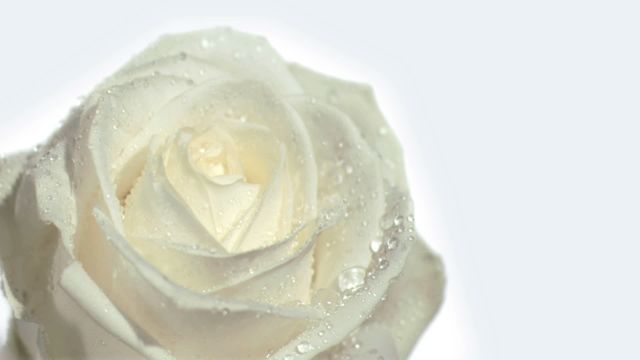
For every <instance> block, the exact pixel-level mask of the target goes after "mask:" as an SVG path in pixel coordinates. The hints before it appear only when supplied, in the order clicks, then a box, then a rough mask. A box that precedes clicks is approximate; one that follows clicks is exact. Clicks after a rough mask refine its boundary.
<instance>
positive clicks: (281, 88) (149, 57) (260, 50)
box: [113, 28, 301, 94]
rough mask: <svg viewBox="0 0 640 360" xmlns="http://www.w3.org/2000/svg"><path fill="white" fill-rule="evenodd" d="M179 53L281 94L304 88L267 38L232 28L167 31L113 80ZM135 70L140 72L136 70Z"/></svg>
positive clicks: (173, 73)
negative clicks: (263, 85)
mask: <svg viewBox="0 0 640 360" xmlns="http://www.w3.org/2000/svg"><path fill="white" fill-rule="evenodd" d="M176 55H177V56H179V58H183V59H186V58H187V56H193V57H195V58H197V59H200V60H202V61H205V62H207V63H208V64H210V65H211V66H212V67H214V68H216V69H219V70H222V71H224V72H226V73H228V74H230V75H231V76H233V77H235V78H238V79H251V80H257V81H259V82H261V83H263V84H268V85H269V87H270V88H271V89H273V90H275V91H276V92H278V93H280V94H300V93H301V88H300V86H299V85H298V83H297V81H296V79H295V78H294V77H293V76H291V74H290V72H289V70H288V69H287V65H286V63H285V62H284V61H283V60H282V58H281V57H280V55H278V53H277V52H276V51H275V50H274V49H273V48H272V47H271V45H270V44H269V43H268V42H267V41H266V39H264V38H263V37H259V36H255V35H250V34H245V33H242V32H238V31H235V30H232V29H229V28H216V29H210V30H202V31H194V32H190V33H183V34H172V35H165V36H163V37H161V38H160V39H159V40H158V41H156V42H155V43H154V44H152V45H151V46H149V47H148V48H147V49H145V50H144V51H143V52H142V53H140V54H138V55H137V56H136V57H135V58H133V59H132V60H131V61H130V62H129V63H128V64H127V65H125V66H124V68H123V69H122V70H121V71H120V72H119V73H117V74H116V75H115V76H114V78H113V81H116V82H120V81H122V75H123V73H126V72H128V71H131V69H133V68H138V67H140V66H145V64H146V66H147V67H148V68H152V67H154V65H153V62H154V61H157V60H159V59H162V58H165V57H168V56H176ZM156 64H157V63H156ZM205 70H206V68H205ZM157 71H160V72H162V71H167V74H171V75H176V73H175V70H174V68H173V67H160V66H159V67H158V68H157ZM133 74H134V75H133V76H137V75H135V72H133ZM129 76H132V75H129ZM124 79H127V77H126V76H125V77H124ZM129 79H130V77H129Z"/></svg>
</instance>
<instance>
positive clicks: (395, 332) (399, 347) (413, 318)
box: [315, 241, 444, 360]
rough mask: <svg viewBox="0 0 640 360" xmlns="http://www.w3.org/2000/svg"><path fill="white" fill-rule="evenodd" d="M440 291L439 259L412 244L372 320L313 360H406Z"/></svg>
mask: <svg viewBox="0 0 640 360" xmlns="http://www.w3.org/2000/svg"><path fill="white" fill-rule="evenodd" d="M443 291H444V272H443V270H442V262H441V260H440V259H439V258H438V257H437V256H436V255H434V254H433V253H432V252H431V251H430V250H429V249H428V248H427V247H426V246H425V244H424V243H423V242H422V241H415V242H414V243H413V245H412V246H411V248H410V250H409V256H408V258H407V263H406V265H405V266H404V269H403V270H402V273H401V274H400V276H398V278H396V279H395V280H394V281H393V283H392V284H391V286H390V287H389V290H388V291H387V294H386V296H385V300H384V301H383V302H381V303H380V304H379V305H378V306H377V308H376V310H375V311H374V312H373V314H372V316H371V318H370V319H368V320H367V321H366V322H365V323H364V324H362V326H361V327H360V328H359V329H358V330H357V331H356V332H355V333H354V334H352V336H350V337H349V338H347V340H346V341H343V343H341V344H340V345H338V346H336V347H334V348H332V349H330V350H327V351H326V352H325V353H323V354H321V355H319V356H318V358H317V359H315V360H320V359H325V358H326V359H333V358H335V357H339V356H342V357H346V356H349V358H350V359H354V360H357V359H362V360H365V359H371V358H376V357H375V356H383V358H384V359H385V360H386V359H407V358H408V357H409V355H410V353H411V350H412V349H413V347H414V346H415V344H416V342H417V341H418V338H419V337H420V335H421V334H422V333H423V331H424V329H425V328H426V327H427V325H428V324H429V322H431V320H432V319H433V318H434V316H435V315H436V313H437V311H438V309H439V308H440V305H441V303H442V300H443ZM354 344H358V345H359V346H357V347H356V346H353V345H354ZM392 354H393V355H392ZM396 354H397V355H396ZM374 355H375V356H374ZM394 356H395V357H394Z"/></svg>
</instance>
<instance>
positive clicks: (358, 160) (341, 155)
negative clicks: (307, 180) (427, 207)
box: [290, 99, 385, 289]
mask: <svg viewBox="0 0 640 360" xmlns="http://www.w3.org/2000/svg"><path fill="white" fill-rule="evenodd" d="M290 102H291V103H292V104H293V106H294V107H295V108H296V110H297V111H298V113H299V114H300V116H301V118H302V119H304V122H305V125H306V127H307V129H308V130H309V134H310V135H311V139H312V142H313V147H314V152H315V156H316V161H317V164H318V168H319V169H320V171H319V173H318V175H319V180H318V184H319V189H318V194H319V197H320V199H323V200H324V201H326V202H328V203H326V204H323V206H324V207H331V206H333V203H335V202H338V203H342V204H345V205H346V209H345V214H343V215H342V218H340V220H341V221H340V222H339V223H338V224H337V225H336V226H334V227H333V228H331V229H328V230H327V231H325V232H324V233H323V234H322V235H321V236H320V238H319V239H318V246H317V247H316V261H315V272H316V276H315V279H314V288H315V289H322V288H329V287H335V286H336V284H337V281H336V280H337V278H338V275H339V274H340V273H341V272H343V271H344V270H346V269H349V268H353V267H363V268H366V267H367V266H368V265H369V262H370V260H371V251H370V250H369V249H370V244H371V242H372V241H373V240H374V239H376V238H379V237H380V228H379V225H378V223H379V221H380V219H381V217H382V215H383V214H384V211H385V201H384V198H385V196H384V191H383V184H382V175H381V173H380V169H379V167H378V165H379V163H378V159H377V157H375V156H374V155H373V153H372V152H371V150H370V149H369V148H368V145H367V144H366V143H365V142H364V141H363V140H362V138H361V137H360V134H359V133H358V131H357V129H356V128H355V126H354V125H353V124H352V123H351V122H350V121H349V119H348V117H346V116H345V115H344V114H342V113H340V112H339V111H337V110H336V109H334V108H332V107H330V106H326V105H324V104H322V103H319V102H317V101H311V100H308V99H290ZM338 217H339V216H338Z"/></svg>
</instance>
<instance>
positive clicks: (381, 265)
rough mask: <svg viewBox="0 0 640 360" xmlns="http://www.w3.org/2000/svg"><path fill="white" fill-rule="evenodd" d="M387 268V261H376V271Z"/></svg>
mask: <svg viewBox="0 0 640 360" xmlns="http://www.w3.org/2000/svg"><path fill="white" fill-rule="evenodd" d="M387 267H389V261H388V260H387V259H380V260H379V261H378V269H380V270H384V269H386V268H387Z"/></svg>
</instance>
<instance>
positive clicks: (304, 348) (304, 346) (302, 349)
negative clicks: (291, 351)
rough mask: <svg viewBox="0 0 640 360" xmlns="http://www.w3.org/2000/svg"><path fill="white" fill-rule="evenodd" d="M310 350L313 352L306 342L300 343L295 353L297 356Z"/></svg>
mask: <svg viewBox="0 0 640 360" xmlns="http://www.w3.org/2000/svg"><path fill="white" fill-rule="evenodd" d="M311 350H313V346H312V345H311V344H309V342H308V341H302V342H301V343H300V344H298V345H296V351H297V352H298V354H306V353H308V352H309V351H311Z"/></svg>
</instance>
